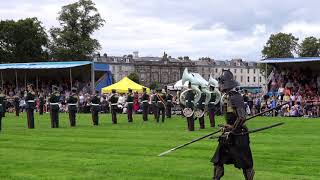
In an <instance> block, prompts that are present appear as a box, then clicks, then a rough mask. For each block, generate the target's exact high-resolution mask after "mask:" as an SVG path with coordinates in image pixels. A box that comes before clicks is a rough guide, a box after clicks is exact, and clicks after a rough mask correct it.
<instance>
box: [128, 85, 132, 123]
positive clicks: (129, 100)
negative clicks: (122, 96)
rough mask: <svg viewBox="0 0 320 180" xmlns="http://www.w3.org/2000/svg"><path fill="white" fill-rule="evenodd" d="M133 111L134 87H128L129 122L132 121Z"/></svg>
mask: <svg viewBox="0 0 320 180" xmlns="http://www.w3.org/2000/svg"><path fill="white" fill-rule="evenodd" d="M132 111H133V96H132V89H130V88H129V89H128V95H127V114H128V122H132V121H133V119H132Z"/></svg>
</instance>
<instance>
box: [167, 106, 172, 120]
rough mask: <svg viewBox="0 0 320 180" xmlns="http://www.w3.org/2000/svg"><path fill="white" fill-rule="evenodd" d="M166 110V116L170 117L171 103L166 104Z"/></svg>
mask: <svg viewBox="0 0 320 180" xmlns="http://www.w3.org/2000/svg"><path fill="white" fill-rule="evenodd" d="M166 111H167V118H171V105H168V106H167V109H166Z"/></svg>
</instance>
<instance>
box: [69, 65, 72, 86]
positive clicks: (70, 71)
mask: <svg viewBox="0 0 320 180" xmlns="http://www.w3.org/2000/svg"><path fill="white" fill-rule="evenodd" d="M69 75H70V90H72V70H71V68H70V69H69Z"/></svg>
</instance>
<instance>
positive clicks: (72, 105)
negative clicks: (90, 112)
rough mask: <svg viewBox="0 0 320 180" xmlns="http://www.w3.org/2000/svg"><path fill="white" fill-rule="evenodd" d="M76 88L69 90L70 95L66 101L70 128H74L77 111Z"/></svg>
mask: <svg viewBox="0 0 320 180" xmlns="http://www.w3.org/2000/svg"><path fill="white" fill-rule="evenodd" d="M76 93H77V88H72V89H71V94H70V96H69V98H68V100H67V103H68V111H69V120H70V126H71V127H75V126H76V113H77V110H78V107H77V104H78V96H77V94H76Z"/></svg>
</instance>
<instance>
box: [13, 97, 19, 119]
mask: <svg viewBox="0 0 320 180" xmlns="http://www.w3.org/2000/svg"><path fill="white" fill-rule="evenodd" d="M13 104H14V110H15V112H16V116H19V113H20V107H19V104H20V95H19V93H18V94H16V95H15V96H14V97H13Z"/></svg>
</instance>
